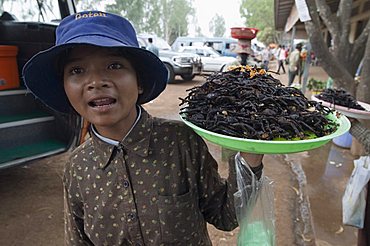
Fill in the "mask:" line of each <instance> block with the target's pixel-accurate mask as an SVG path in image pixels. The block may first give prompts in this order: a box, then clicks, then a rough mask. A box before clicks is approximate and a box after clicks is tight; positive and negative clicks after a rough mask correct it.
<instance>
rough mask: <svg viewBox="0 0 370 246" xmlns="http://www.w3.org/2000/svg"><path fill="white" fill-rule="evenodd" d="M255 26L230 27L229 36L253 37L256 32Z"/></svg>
mask: <svg viewBox="0 0 370 246" xmlns="http://www.w3.org/2000/svg"><path fill="white" fill-rule="evenodd" d="M258 31H259V30H258V29H257V28H250V27H232V28H231V37H233V38H236V39H254V38H255V37H256V36H257V33H258Z"/></svg>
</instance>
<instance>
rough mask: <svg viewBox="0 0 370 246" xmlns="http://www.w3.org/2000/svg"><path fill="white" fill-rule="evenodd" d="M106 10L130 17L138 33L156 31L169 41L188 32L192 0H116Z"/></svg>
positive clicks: (191, 13)
mask: <svg viewBox="0 0 370 246" xmlns="http://www.w3.org/2000/svg"><path fill="white" fill-rule="evenodd" d="M106 11H108V12H112V13H116V14H119V15H122V16H124V17H126V18H127V19H129V20H130V21H131V22H132V23H133V25H134V27H135V29H136V31H137V32H138V33H141V32H145V33H155V34H156V35H158V36H160V37H164V38H166V39H167V41H171V40H174V39H175V38H176V37H177V36H185V35H187V33H188V20H187V18H188V16H191V15H194V9H193V8H192V7H191V0H116V1H115V2H114V3H112V4H109V5H107V6H106Z"/></svg>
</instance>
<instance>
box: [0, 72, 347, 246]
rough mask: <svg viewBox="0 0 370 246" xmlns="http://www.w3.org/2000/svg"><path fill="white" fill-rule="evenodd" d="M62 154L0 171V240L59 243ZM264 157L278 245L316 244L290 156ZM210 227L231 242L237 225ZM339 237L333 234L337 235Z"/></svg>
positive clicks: (172, 98)
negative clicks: (221, 228) (225, 229)
mask: <svg viewBox="0 0 370 246" xmlns="http://www.w3.org/2000/svg"><path fill="white" fill-rule="evenodd" d="M203 82H204V78H202V77H196V78H195V80H193V81H190V82H182V81H181V82H179V83H175V84H170V85H168V87H167V88H166V90H165V92H164V93H163V94H162V95H161V96H160V97H159V98H157V99H155V100H154V101H153V102H151V103H148V104H146V105H145V108H146V109H147V110H148V111H149V112H150V113H151V114H152V115H155V116H159V117H165V118H169V119H178V112H179V106H178V104H179V102H180V101H179V100H178V97H184V96H185V95H186V94H187V92H186V89H188V88H191V87H193V86H195V85H199V84H201V83H203ZM209 147H210V150H211V152H212V154H213V155H214V157H215V158H216V159H217V160H218V161H219V171H220V173H221V175H223V176H225V175H226V173H227V168H228V164H227V163H226V162H225V161H222V159H223V158H222V157H223V156H222V153H223V151H222V149H221V148H220V147H218V146H215V145H213V144H209ZM318 153H319V154H322V153H321V152H318ZM67 155H68V153H66V154H62V155H58V156H54V157H51V158H46V159H42V160H39V161H34V162H30V163H28V164H27V165H26V166H21V167H14V168H11V169H7V170H2V171H1V172H0V197H1V200H0V223H1V225H0V245H5V246H8V245H17V246H23V245H24V246H30V245H42V246H43V245H56V246H58V245H63V235H64V232H63V223H64V222H63V197H62V195H63V190H62V181H61V176H62V172H63V165H64V163H65V160H66V158H67ZM306 155H307V153H306ZM294 158H296V159H298V160H299V159H301V158H304V156H302V155H296V156H295V157H294ZM319 158H320V157H319ZM264 163H265V174H266V175H267V176H268V177H270V178H271V179H272V180H273V181H274V189H275V191H274V192H275V214H276V240H277V245H289V246H290V245H315V243H316V242H315V237H314V232H313V230H312V227H311V222H312V221H311V217H310V216H311V214H310V211H309V210H307V211H306V212H305V213H302V207H303V208H304V206H303V205H305V195H304V194H303V193H301V192H300V185H299V182H298V180H297V173H294V172H293V170H292V166H291V162H289V161H287V160H286V156H284V155H266V156H265V157H264ZM312 175H314V174H312ZM317 189H318V190H319V189H320V188H317ZM311 193H312V191H311ZM303 211H304V210H303ZM302 215H303V216H302ZM209 231H210V234H211V238H212V241H213V244H214V245H236V238H237V233H238V229H236V230H234V231H233V232H222V231H219V230H216V229H215V228H214V227H213V226H211V225H210V226H209ZM352 233H353V232H352ZM341 240H342V239H341V238H339V239H338V238H337V240H336V241H337V242H340V241H341ZM321 245H349V244H321Z"/></svg>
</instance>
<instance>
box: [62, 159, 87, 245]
mask: <svg viewBox="0 0 370 246" xmlns="http://www.w3.org/2000/svg"><path fill="white" fill-rule="evenodd" d="M76 177H77V176H76V175H75V173H74V172H73V170H72V168H71V167H70V165H69V164H67V165H66V168H65V171H64V176H63V186H64V221H65V245H73V246H75V245H93V244H92V243H91V242H90V240H89V239H88V237H87V235H86V234H85V233H84V229H83V228H84V222H83V218H84V215H83V208H82V201H81V195H80V194H79V192H78V189H77V181H76Z"/></svg>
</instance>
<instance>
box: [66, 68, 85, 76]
mask: <svg viewBox="0 0 370 246" xmlns="http://www.w3.org/2000/svg"><path fill="white" fill-rule="evenodd" d="M82 72H83V69H82V68H80V67H72V68H70V69H69V73H70V74H71V75H77V74H81V73H82Z"/></svg>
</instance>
